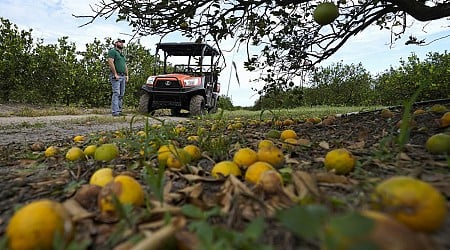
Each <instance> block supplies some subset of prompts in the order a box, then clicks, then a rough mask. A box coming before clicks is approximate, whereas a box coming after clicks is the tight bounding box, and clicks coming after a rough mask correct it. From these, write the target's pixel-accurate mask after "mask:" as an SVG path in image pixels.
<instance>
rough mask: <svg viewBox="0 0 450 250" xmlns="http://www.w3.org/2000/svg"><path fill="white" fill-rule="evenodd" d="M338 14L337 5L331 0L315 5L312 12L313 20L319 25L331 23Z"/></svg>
mask: <svg viewBox="0 0 450 250" xmlns="http://www.w3.org/2000/svg"><path fill="white" fill-rule="evenodd" d="M338 16H339V9H338V7H337V6H336V5H335V4H334V3H332V2H323V3H320V4H318V5H317V7H316V8H315V9H314V12H313V18H314V21H316V22H317V23H318V24H320V25H327V24H330V23H332V22H333V21H334V20H335V19H336V18H337V17H338Z"/></svg>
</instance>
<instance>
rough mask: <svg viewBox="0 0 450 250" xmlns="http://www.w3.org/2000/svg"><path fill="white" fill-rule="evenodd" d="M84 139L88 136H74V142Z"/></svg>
mask: <svg viewBox="0 0 450 250" xmlns="http://www.w3.org/2000/svg"><path fill="white" fill-rule="evenodd" d="M84 140H86V138H85V137H84V136H82V135H76V136H74V137H73V141H74V142H83V141H84Z"/></svg>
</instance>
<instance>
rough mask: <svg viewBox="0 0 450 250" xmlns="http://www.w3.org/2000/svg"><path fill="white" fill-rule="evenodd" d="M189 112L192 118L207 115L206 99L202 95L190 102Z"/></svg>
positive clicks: (194, 97) (196, 96)
mask: <svg viewBox="0 0 450 250" xmlns="http://www.w3.org/2000/svg"><path fill="white" fill-rule="evenodd" d="M189 112H190V113H191V116H201V115H203V114H204V113H205V98H203V96H201V95H195V96H193V97H192V98H191V101H190V102H189Z"/></svg>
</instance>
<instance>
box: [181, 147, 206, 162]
mask: <svg viewBox="0 0 450 250" xmlns="http://www.w3.org/2000/svg"><path fill="white" fill-rule="evenodd" d="M183 149H184V150H185V151H186V152H187V153H188V154H189V155H190V156H191V160H193V161H197V160H200V158H202V151H201V150H200V148H199V147H197V146H195V145H186V146H184V148H183Z"/></svg>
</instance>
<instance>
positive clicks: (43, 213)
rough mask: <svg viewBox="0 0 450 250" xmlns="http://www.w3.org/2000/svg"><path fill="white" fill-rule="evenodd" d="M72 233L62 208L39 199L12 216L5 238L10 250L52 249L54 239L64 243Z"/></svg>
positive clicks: (67, 217)
mask: <svg viewBox="0 0 450 250" xmlns="http://www.w3.org/2000/svg"><path fill="white" fill-rule="evenodd" d="M73 231H74V230H73V224H72V220H71V218H70V214H69V212H68V211H67V210H66V209H65V208H64V206H63V205H61V204H60V203H59V202H56V201H52V200H48V199H43V200H37V201H33V202H31V203H29V204H27V205H25V206H23V207H22V208H20V209H19V210H18V211H17V212H15V213H14V215H13V216H12V217H11V219H10V221H9V223H8V226H7V229H6V236H7V238H8V246H9V249H10V250H28V249H30V250H31V249H53V242H54V240H55V239H59V240H62V242H66V243H67V242H69V241H70V240H71V239H72V237H73ZM56 237H58V238H56Z"/></svg>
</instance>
